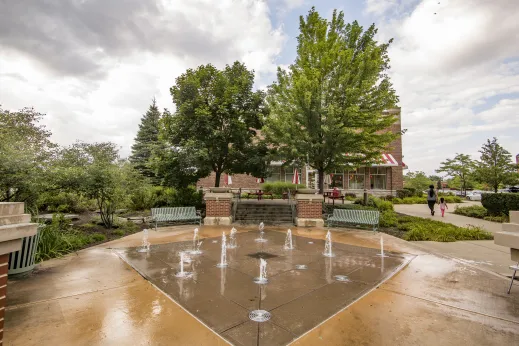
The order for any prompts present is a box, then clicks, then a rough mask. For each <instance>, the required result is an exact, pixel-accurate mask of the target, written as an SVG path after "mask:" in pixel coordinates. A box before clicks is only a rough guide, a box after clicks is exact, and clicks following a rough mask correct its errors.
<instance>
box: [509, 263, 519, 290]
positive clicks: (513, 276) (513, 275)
mask: <svg viewBox="0 0 519 346" xmlns="http://www.w3.org/2000/svg"><path fill="white" fill-rule="evenodd" d="M517 265H519V262H517ZM516 272H517V270H514V273H513V274H512V281H511V282H510V287H509V288H508V294H510V291H511V290H512V285H513V284H514V280H515V273H516Z"/></svg>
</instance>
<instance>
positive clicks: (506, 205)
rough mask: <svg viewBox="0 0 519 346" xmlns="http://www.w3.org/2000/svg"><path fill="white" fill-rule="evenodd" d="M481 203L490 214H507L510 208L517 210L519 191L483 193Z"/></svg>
mask: <svg viewBox="0 0 519 346" xmlns="http://www.w3.org/2000/svg"><path fill="white" fill-rule="evenodd" d="M481 204H482V205H483V207H485V208H486V209H487V210H488V213H489V214H490V215H492V216H501V215H507V216H508V215H509V212H510V210H519V193H484V194H482V195H481Z"/></svg>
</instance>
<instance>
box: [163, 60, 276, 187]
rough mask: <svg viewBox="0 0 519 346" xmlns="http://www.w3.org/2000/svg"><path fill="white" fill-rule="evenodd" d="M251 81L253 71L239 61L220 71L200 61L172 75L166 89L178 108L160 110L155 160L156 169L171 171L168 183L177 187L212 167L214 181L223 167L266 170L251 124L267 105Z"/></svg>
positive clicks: (226, 169) (229, 170) (231, 170)
mask: <svg viewBox="0 0 519 346" xmlns="http://www.w3.org/2000/svg"><path fill="white" fill-rule="evenodd" d="M253 86H254V72H253V71H249V70H247V68H246V66H245V65H244V64H241V63H239V62H235V63H234V64H233V65H231V66H229V65H227V66H226V67H225V68H224V69H223V70H218V69H217V68H215V67H214V66H213V65H210V64H209V65H205V66H199V67H198V68H197V69H195V70H193V69H189V70H187V71H186V72H185V73H183V74H182V75H180V76H179V77H178V78H177V79H176V82H175V85H174V86H173V87H172V88H171V90H170V91H171V96H172V98H173V102H174V103H175V106H176V112H175V114H174V115H171V114H169V113H165V114H164V119H163V122H162V124H161V139H162V142H163V145H164V147H163V148H161V152H159V153H158V159H157V165H158V166H159V171H174V172H175V174H172V175H171V176H170V177H169V178H168V179H169V180H170V183H167V185H169V186H174V187H176V188H181V187H182V186H186V185H189V184H192V183H195V182H196V181H197V180H198V179H199V178H201V177H204V176H207V175H209V173H210V172H211V171H214V172H215V173H216V180H215V186H219V183H220V176H221V175H222V174H223V173H224V172H226V173H230V174H239V173H250V174H252V175H254V176H256V177H264V176H265V175H266V170H267V167H268V165H267V162H266V161H267V160H266V156H267V153H268V148H267V145H266V144H265V143H264V142H263V141H258V140H257V139H258V138H257V137H256V130H255V129H260V128H261V127H262V126H263V121H264V118H265V116H266V115H267V113H268V109H267V107H266V105H265V102H264V99H265V94H264V92H263V91H260V90H257V91H254V90H253ZM161 167H162V168H161ZM164 167H166V168H164ZM184 176H185V178H186V179H184V181H183V182H182V181H181V180H183V178H182V177H184ZM186 180H187V181H186Z"/></svg>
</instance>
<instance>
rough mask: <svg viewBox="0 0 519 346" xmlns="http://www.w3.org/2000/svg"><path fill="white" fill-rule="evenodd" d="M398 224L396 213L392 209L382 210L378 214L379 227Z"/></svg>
mask: <svg viewBox="0 0 519 346" xmlns="http://www.w3.org/2000/svg"><path fill="white" fill-rule="evenodd" d="M397 225H398V214H397V213H395V212H394V211H392V210H386V211H383V212H382V213H381V214H380V220H379V226H380V227H396V226H397Z"/></svg>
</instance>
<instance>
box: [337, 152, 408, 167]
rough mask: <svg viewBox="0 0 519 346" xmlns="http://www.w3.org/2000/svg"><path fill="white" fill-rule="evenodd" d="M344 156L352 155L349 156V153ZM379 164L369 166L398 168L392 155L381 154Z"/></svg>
mask: <svg viewBox="0 0 519 346" xmlns="http://www.w3.org/2000/svg"><path fill="white" fill-rule="evenodd" d="M344 155H346V156H350V155H353V154H350V153H346V154H344ZM378 161H379V162H377V163H374V164H373V165H371V166H372V167H397V166H398V162H397V160H395V158H394V157H393V155H391V154H388V153H382V154H381V155H380V159H379V160H378Z"/></svg>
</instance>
